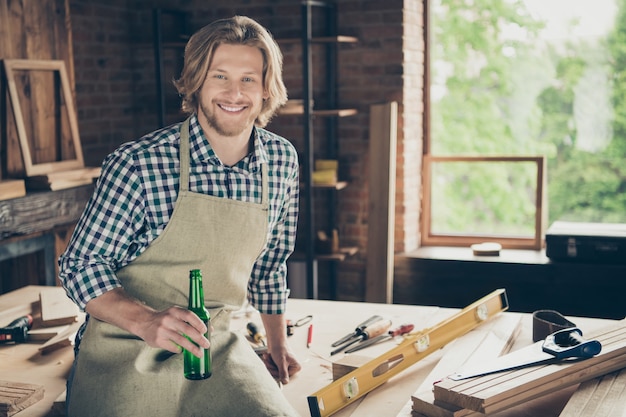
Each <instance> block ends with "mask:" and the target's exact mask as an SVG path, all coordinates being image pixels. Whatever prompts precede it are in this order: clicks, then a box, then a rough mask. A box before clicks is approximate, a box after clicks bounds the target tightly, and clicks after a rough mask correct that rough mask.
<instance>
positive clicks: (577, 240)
mask: <svg viewBox="0 0 626 417" xmlns="http://www.w3.org/2000/svg"><path fill="white" fill-rule="evenodd" d="M546 256H547V257H548V258H550V259H552V260H558V261H577V262H589V263H618V264H626V224H621V223H582V222H581V223H578V222H564V221H556V222H554V223H553V224H552V225H551V226H550V227H549V228H548V230H547V231H546Z"/></svg>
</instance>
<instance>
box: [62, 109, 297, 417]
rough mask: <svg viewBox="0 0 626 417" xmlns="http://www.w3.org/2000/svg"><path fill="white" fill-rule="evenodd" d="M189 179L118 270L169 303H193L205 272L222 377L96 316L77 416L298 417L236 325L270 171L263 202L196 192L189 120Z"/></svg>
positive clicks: (264, 212) (258, 246) (183, 152)
mask: <svg viewBox="0 0 626 417" xmlns="http://www.w3.org/2000/svg"><path fill="white" fill-rule="evenodd" d="M180 172H181V175H180V186H179V193H178V199H177V201H176V206H175V208H174V212H173V214H172V217H171V219H170V221H169V223H168V224H167V226H166V228H165V230H164V231H163V232H162V233H161V235H160V236H159V237H157V239H155V240H154V241H153V242H152V243H151V244H150V246H149V247H148V248H147V249H146V250H145V251H144V252H143V253H142V254H141V255H140V256H139V257H138V258H137V259H135V260H134V261H133V262H131V263H130V264H129V265H127V266H126V267H124V268H122V269H120V270H119V271H118V272H117V275H118V277H119V279H120V281H121V282H122V285H123V286H124V288H125V290H126V291H127V292H128V293H129V294H130V295H131V296H134V297H136V298H137V299H139V300H142V301H143V302H145V303H146V304H147V305H149V306H151V307H153V308H155V309H158V310H161V309H165V308H167V307H170V306H171V305H174V304H176V305H179V306H183V307H186V306H187V299H188V292H189V270H190V269H194V268H199V269H201V270H202V274H203V283H204V296H205V305H206V307H207V308H208V309H209V312H210V313H211V321H212V324H213V326H214V328H215V331H214V333H213V334H212V337H211V351H212V355H213V375H212V376H211V377H210V378H208V379H206V380H202V381H188V380H186V379H185V378H184V377H183V355H182V354H172V353H170V352H167V351H164V350H162V349H156V348H151V347H149V346H148V345H147V344H146V343H145V342H144V341H143V340H141V339H140V338H138V337H137V336H135V335H133V334H130V333H128V332H126V331H124V330H121V329H119V328H118V327H116V326H113V325H110V324H108V323H105V322H102V321H100V320H97V319H94V318H93V317H91V318H90V320H89V323H88V325H87V328H86V330H85V334H84V337H83V339H82V342H81V345H80V352H79V354H78V356H77V361H76V370H75V374H74V378H73V382H72V389H71V395H70V401H69V408H68V410H69V411H68V412H69V415H70V416H76V417H88V416H106V417H114V416H133V417H139V416H168V417H178V416H180V417H186V416H198V417H200V416H219V417H227V416H233V417H235V416H236V417H244V416H259V417H261V416H297V415H298V414H297V412H296V411H295V410H293V408H292V407H291V406H290V405H289V403H288V402H287V401H286V399H285V398H284V396H283V394H282V392H281V391H280V390H279V388H278V385H277V383H276V382H275V381H274V379H273V378H272V377H271V376H270V374H269V372H268V371H267V369H266V368H265V366H264V365H263V363H262V362H261V360H260V359H259V358H258V357H257V356H256V354H255V353H254V351H253V349H252V348H251V347H250V344H249V343H248V341H247V340H246V339H245V337H244V336H243V335H241V334H239V333H233V332H230V331H229V330H228V327H229V322H230V311H233V310H237V309H239V308H240V307H241V306H242V305H243V303H244V301H245V299H246V291H247V284H248V280H249V279H250V274H251V271H252V267H253V265H254V262H255V260H256V259H257V257H258V256H259V254H260V253H261V250H262V248H263V245H264V244H265V242H266V236H267V221H268V207H269V204H268V179H267V177H268V174H267V164H262V177H263V178H262V180H263V197H262V202H261V204H256V203H249V202H242V201H236V200H230V199H226V198H219V197H213V196H208V195H204V194H198V193H192V192H190V191H188V184H189V121H188V120H187V121H185V122H184V123H183V124H182V126H181V138H180Z"/></svg>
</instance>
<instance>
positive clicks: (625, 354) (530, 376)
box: [434, 319, 626, 414]
mask: <svg viewBox="0 0 626 417" xmlns="http://www.w3.org/2000/svg"><path fill="white" fill-rule="evenodd" d="M585 338H587V339H589V340H591V339H595V340H598V341H599V342H600V343H602V352H600V354H598V355H597V356H594V357H592V358H589V359H585V360H583V361H570V362H567V361H563V362H561V363H558V364H550V365H540V366H534V367H530V368H524V369H518V370H514V371H508V372H501V373H497V374H492V375H485V376H482V377H476V378H469V379H465V380H460V381H454V380H452V379H449V378H446V379H444V380H443V381H441V382H440V383H437V384H435V386H434V394H435V400H437V401H443V402H447V403H452V404H455V405H457V406H459V407H461V408H467V409H470V410H474V411H479V412H481V413H484V414H489V413H495V412H498V411H501V410H506V409H508V408H511V407H513V406H515V405H517V404H521V403H523V402H526V401H529V400H532V399H534V398H538V397H541V396H544V395H546V394H550V393H552V392H556V391H559V390H561V389H563V388H566V387H568V386H571V385H575V384H578V383H581V382H585V381H588V380H590V379H593V378H596V377H598V376H601V375H605V374H608V373H611V372H613V371H616V370H618V369H621V368H623V367H625V366H626V319H624V320H621V321H618V322H616V323H615V324H614V325H612V326H609V327H608V328H606V329H604V330H601V331H598V332H594V333H593V334H585ZM538 343H541V342H538ZM536 351H537V344H534V345H531V346H529V347H528V348H524V349H521V350H518V351H515V352H513V353H512V354H511V355H515V356H517V357H523V356H524V355H525V354H527V355H529V356H530V357H532V356H534V355H536V353H535V352H536ZM507 356H509V355H507ZM486 365H487V364H486Z"/></svg>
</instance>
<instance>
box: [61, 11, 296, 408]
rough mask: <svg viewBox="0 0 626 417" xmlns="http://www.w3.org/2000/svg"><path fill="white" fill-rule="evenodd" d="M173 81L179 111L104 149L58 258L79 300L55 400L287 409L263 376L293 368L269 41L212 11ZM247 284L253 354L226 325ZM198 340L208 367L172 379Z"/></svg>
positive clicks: (275, 51) (288, 190)
mask: <svg viewBox="0 0 626 417" xmlns="http://www.w3.org/2000/svg"><path fill="white" fill-rule="evenodd" d="M175 84H176V87H177V88H178V91H179V93H180V95H181V97H182V108H183V110H184V111H185V112H187V113H189V114H190V116H189V118H188V119H187V120H186V121H185V122H184V123H180V124H175V125H172V126H169V127H166V128H163V129H161V130H158V131H156V132H153V133H150V134H148V135H146V136H144V137H143V138H141V139H139V140H138V141H135V142H130V143H127V144H124V145H122V146H121V147H119V148H118V149H117V150H116V151H114V152H113V153H112V154H111V155H109V156H108V157H107V158H106V160H105V161H104V163H103V169H102V174H101V177H100V178H99V180H98V184H97V186H96V190H95V192H94V195H93V197H92V198H91V200H90V201H89V203H88V204H87V207H86V209H85V212H84V213H83V215H82V217H81V219H80V220H79V222H78V225H77V227H76V230H75V232H74V234H73V236H72V239H71V241H70V243H69V245H68V248H67V249H66V251H65V253H64V254H63V255H62V256H61V258H60V260H59V265H60V271H61V272H60V277H61V280H62V282H63V285H64V287H65V289H66V291H67V293H68V295H69V296H70V297H71V298H72V299H73V300H74V301H75V302H76V303H77V304H78V305H79V306H80V307H81V308H84V309H85V310H86V312H87V313H88V320H87V324H86V326H83V327H84V328H83V329H81V331H80V332H79V334H78V335H77V343H76V351H77V355H76V360H75V363H74V368H73V372H72V373H73V375H72V376H71V378H70V379H69V380H68V415H70V416H96V415H102V416H107V417H111V416H117V415H124V416H129V415H134V416H139V415H154V416H231V415H232V416H252V415H254V416H292V415H297V413H296V412H295V411H294V410H293V408H292V407H291V406H290V405H289V403H288V402H287V401H286V400H285V398H284V396H283V395H282V392H281V391H280V389H279V387H278V384H277V383H276V381H275V380H274V379H273V378H275V379H277V380H278V381H279V383H288V382H289V377H290V376H292V375H293V374H295V373H296V372H298V371H299V370H300V364H299V363H298V361H297V360H296V358H295V357H294V356H293V354H292V353H291V352H290V350H289V348H288V345H287V341H286V334H287V332H286V324H285V318H284V311H285V305H286V299H287V296H288V290H287V288H286V260H287V258H288V256H289V255H290V254H291V252H292V251H293V246H294V241H295V231H296V223H297V215H298V160H297V154H296V150H295V149H294V147H293V146H292V145H291V144H290V143H289V142H288V141H287V140H285V139H284V138H281V137H279V136H277V135H275V134H272V133H270V132H268V131H266V130H264V129H263V128H262V127H264V126H265V125H266V124H267V122H268V121H269V120H270V118H271V117H272V115H273V114H274V113H275V111H276V110H277V109H278V107H280V106H281V105H283V104H284V103H285V101H286V99H287V94H286V90H285V86H284V84H283V81H282V54H281V52H280V50H279V48H278V46H277V45H276V43H275V41H274V40H273V39H272V37H271V35H270V34H269V33H268V32H267V30H265V29H264V28H263V27H262V26H260V25H259V24H258V23H256V22H255V21H253V20H252V19H249V18H246V17H241V16H236V17H233V18H231V19H223V20H219V21H216V22H214V23H212V24H210V25H208V26H206V27H204V28H203V29H201V30H200V31H198V32H197V33H196V34H194V35H193V36H192V37H191V38H190V40H189V43H188V44H187V47H186V49H185V63H184V69H183V72H182V75H181V77H180V79H179V80H177V81H176V83H175ZM191 269H201V270H202V274H203V281H204V294H205V304H206V307H207V308H208V309H209V311H210V314H211V325H212V327H213V332H212V334H211V342H210V343H209V341H208V340H207V339H206V338H205V337H204V336H203V334H204V333H205V332H206V326H205V325H204V323H203V322H202V321H201V320H200V319H199V318H198V317H197V316H196V315H195V314H194V313H192V312H190V311H188V310H187V309H186V308H185V307H186V306H187V296H188V285H189V281H188V274H189V270H191ZM246 297H247V298H248V300H249V302H250V303H251V304H252V305H253V306H254V307H256V308H257V309H258V310H259V311H260V312H261V317H262V321H263V325H264V327H265V331H266V333H267V344H268V354H267V356H266V357H265V358H264V362H265V365H266V366H265V367H264V366H263V362H261V361H260V360H259V359H258V357H257V356H256V355H255V353H254V351H253V349H252V348H251V347H250V346H249V344H248V343H247V341H246V340H245V338H244V337H243V336H242V335H241V334H237V333H232V332H229V330H228V328H229V312H231V311H233V310H237V309H239V308H241V307H242V305H243V304H244V302H245V301H246ZM200 347H203V348H209V347H210V349H211V352H212V355H213V375H212V376H211V377H210V378H208V379H206V380H202V381H188V380H185V379H184V377H183V363H182V355H180V353H181V351H182V349H187V350H189V351H191V352H193V353H194V354H197V355H199V354H200ZM266 367H267V369H266ZM268 370H269V372H268Z"/></svg>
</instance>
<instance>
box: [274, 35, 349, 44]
mask: <svg viewBox="0 0 626 417" xmlns="http://www.w3.org/2000/svg"><path fill="white" fill-rule="evenodd" d="M358 41H359V40H358V38H356V37H354V36H345V35H338V36H316V37H313V38H311V42H313V43H357V42H358ZM277 42H278V43H302V39H301V38H285V39H277Z"/></svg>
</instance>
